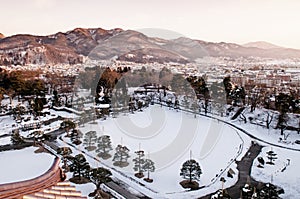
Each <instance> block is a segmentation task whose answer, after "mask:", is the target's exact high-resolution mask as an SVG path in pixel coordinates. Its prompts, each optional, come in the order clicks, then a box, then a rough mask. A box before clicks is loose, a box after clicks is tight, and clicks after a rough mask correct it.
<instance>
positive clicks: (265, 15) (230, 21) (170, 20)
mask: <svg viewBox="0 0 300 199" xmlns="http://www.w3.org/2000/svg"><path fill="white" fill-rule="evenodd" d="M0 19H1V20H0V32H1V33H3V34H4V35H6V36H9V35H13V34H18V33H30V34H39V35H46V34H53V33H56V32H58V31H62V32H64V31H67V30H71V29H74V28H75V27H84V28H94V27H101V28H104V29H111V28H117V27H119V28H123V29H141V28H163V29H168V30H172V31H176V32H178V33H181V34H183V35H185V36H187V37H191V38H195V39H201V40H206V41H216V42H218V41H225V42H235V43H240V44H243V43H247V42H250V41H261V40H263V41H268V42H271V43H274V44H277V45H281V46H285V47H293V48H299V49H300V1H299V0H184V1H179V0H60V1H59V0H0Z"/></svg>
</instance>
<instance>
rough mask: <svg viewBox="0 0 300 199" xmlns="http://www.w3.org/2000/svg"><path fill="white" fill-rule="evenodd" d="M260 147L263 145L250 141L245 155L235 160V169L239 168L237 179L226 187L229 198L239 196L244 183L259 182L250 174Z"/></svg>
mask: <svg viewBox="0 0 300 199" xmlns="http://www.w3.org/2000/svg"><path fill="white" fill-rule="evenodd" d="M262 148H263V147H262V146H261V145H259V144H257V143H252V145H251V147H250V148H249V150H248V152H247V153H246V155H245V156H244V157H243V158H242V159H241V161H238V162H237V169H238V170H239V176H238V181H237V182H236V183H235V184H234V185H233V186H231V187H229V188H227V189H226V190H227V192H228V194H229V195H230V196H231V198H239V197H240V193H241V187H243V186H244V185H245V184H246V183H251V185H254V186H257V185H258V184H259V183H260V182H257V181H256V180H254V179H253V178H251V177H250V175H251V167H252V164H253V161H254V159H255V158H256V157H257V156H258V154H259V153H260V152H261V149H262ZM249 180H250V182H249ZM214 194H215V193H212V194H209V195H206V196H203V197H201V199H210V198H211V196H212V195H214Z"/></svg>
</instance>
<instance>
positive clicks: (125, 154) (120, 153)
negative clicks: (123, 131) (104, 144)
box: [113, 144, 130, 167]
mask: <svg viewBox="0 0 300 199" xmlns="http://www.w3.org/2000/svg"><path fill="white" fill-rule="evenodd" d="M129 157H130V156H129V149H128V148H127V147H126V146H122V145H120V144H119V145H118V146H117V147H116V153H115V155H114V158H113V161H114V165H115V166H119V167H126V166H128V165H129V163H128V162H127V159H128V158H129Z"/></svg>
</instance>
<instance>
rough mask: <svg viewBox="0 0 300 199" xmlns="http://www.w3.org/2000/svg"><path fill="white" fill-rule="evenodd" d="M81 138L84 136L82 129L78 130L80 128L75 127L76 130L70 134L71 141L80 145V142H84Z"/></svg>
mask: <svg viewBox="0 0 300 199" xmlns="http://www.w3.org/2000/svg"><path fill="white" fill-rule="evenodd" d="M80 138H82V133H81V131H80V130H78V129H74V130H73V131H72V133H71V134H70V140H71V142H72V143H73V144H76V145H79V144H81V143H82V142H81V140H80Z"/></svg>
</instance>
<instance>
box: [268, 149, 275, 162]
mask: <svg viewBox="0 0 300 199" xmlns="http://www.w3.org/2000/svg"><path fill="white" fill-rule="evenodd" d="M267 155H268V156H267V158H268V159H269V161H268V162H266V163H267V164H271V165H274V162H273V161H274V160H276V159H277V157H276V156H277V154H276V153H274V151H272V149H271V150H270V151H268V152H267Z"/></svg>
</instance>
